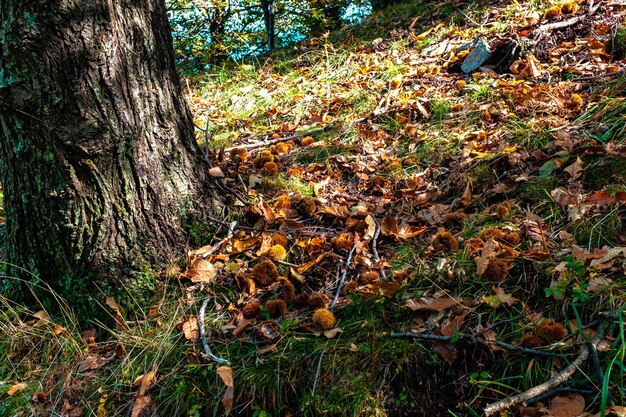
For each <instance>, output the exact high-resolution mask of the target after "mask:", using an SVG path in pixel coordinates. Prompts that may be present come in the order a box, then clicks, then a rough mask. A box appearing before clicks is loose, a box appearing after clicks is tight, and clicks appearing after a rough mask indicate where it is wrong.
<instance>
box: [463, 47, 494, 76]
mask: <svg viewBox="0 0 626 417" xmlns="http://www.w3.org/2000/svg"><path fill="white" fill-rule="evenodd" d="M489 58H491V51H490V50H489V45H488V44H487V42H485V41H484V40H483V39H481V38H477V39H474V42H473V45H472V50H471V51H470V53H469V54H468V55H467V57H466V58H465V61H463V64H461V70H462V71H463V72H464V73H466V74H469V73H470V72H472V71H474V70H476V69H478V68H479V67H480V66H481V65H482V64H484V63H485V62H487V60H488V59H489Z"/></svg>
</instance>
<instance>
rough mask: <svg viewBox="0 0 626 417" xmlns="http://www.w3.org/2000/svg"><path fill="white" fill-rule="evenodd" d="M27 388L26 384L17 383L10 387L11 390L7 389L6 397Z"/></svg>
mask: <svg viewBox="0 0 626 417" xmlns="http://www.w3.org/2000/svg"><path fill="white" fill-rule="evenodd" d="M27 386H28V385H27V384H26V382H18V383H17V384H15V385H11V388H9V390H8V391H7V395H8V396H9V397H12V396H14V395H15V393H16V392H18V391H21V390H23V389H25V388H26V387H27Z"/></svg>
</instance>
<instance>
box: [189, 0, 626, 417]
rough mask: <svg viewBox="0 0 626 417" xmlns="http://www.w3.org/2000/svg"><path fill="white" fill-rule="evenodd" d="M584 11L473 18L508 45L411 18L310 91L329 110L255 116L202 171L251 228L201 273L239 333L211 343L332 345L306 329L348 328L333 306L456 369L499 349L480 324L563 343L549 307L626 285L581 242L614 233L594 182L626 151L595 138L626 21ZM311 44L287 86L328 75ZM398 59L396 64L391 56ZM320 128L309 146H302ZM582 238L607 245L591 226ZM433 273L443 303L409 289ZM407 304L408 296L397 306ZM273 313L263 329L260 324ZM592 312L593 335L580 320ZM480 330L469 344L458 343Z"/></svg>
mask: <svg viewBox="0 0 626 417" xmlns="http://www.w3.org/2000/svg"><path fill="white" fill-rule="evenodd" d="M588 6H589V8H587V4H586V2H580V3H571V4H570V3H569V2H565V3H563V4H562V5H561V6H559V7H558V9H557V8H556V7H555V8H550V9H546V10H544V11H543V13H541V11H539V12H538V11H536V10H535V11H533V10H528V11H525V12H523V13H518V14H516V15H515V16H514V17H512V18H510V17H509V18H507V17H504V16H505V13H506V10H507V9H506V7H505V6H493V5H492V7H491V12H490V14H489V15H488V16H487V17H486V19H487V20H488V21H490V22H494V24H495V22H498V21H499V19H504V20H506V21H507V25H508V29H507V30H508V33H509V34H510V33H516V34H517V36H518V38H517V39H518V40H515V41H512V40H511V39H512V38H510V37H507V36H504V35H503V36H498V35H495V36H494V35H493V34H489V35H483V36H488V37H485V38H478V37H474V38H472V37H471V36H472V35H471V33H472V32H471V30H469V29H470V28H471V27H472V24H471V23H467V26H466V27H465V28H458V27H454V26H446V25H445V24H442V23H439V24H433V25H432V27H430V28H427V29H424V30H423V31H422V33H420V34H419V35H416V34H415V32H414V30H413V28H414V25H415V22H417V21H418V20H419V19H415V20H414V21H413V23H412V24H411V25H410V26H408V27H407V29H403V28H401V27H398V28H395V29H394V30H393V31H392V32H391V34H390V35H389V37H387V38H379V39H376V40H375V41H374V42H372V44H371V45H370V46H368V45H364V46H362V47H360V48H358V49H357V50H355V51H352V52H350V55H349V58H348V61H349V64H348V65H346V67H345V69H344V70H345V71H346V72H347V74H346V76H345V77H344V78H343V79H344V80H345V81H341V82H337V81H331V82H328V81H327V80H326V79H325V78H323V76H322V75H317V74H316V73H314V72H312V71H311V73H310V74H307V75H303V77H304V78H302V79H303V80H305V83H306V85H307V86H308V88H310V89H315V90H316V91H318V93H319V94H318V95H319V96H320V97H323V98H322V99H320V100H317V101H315V100H314V101H315V104H316V105H315V106H311V107H303V104H302V103H300V102H298V101H297V97H296V98H294V99H295V100H296V101H294V103H293V107H291V108H290V107H289V106H286V107H285V108H284V109H281V108H279V107H277V106H272V107H271V111H270V110H267V111H266V112H265V113H264V115H265V117H267V118H269V119H271V123H270V124H269V125H268V126H266V127H264V126H262V123H259V124H250V125H249V129H248V130H247V131H245V133H244V134H243V135H241V133H240V134H239V137H240V138H239V139H238V141H235V142H234V143H233V144H232V145H231V146H230V148H229V149H230V152H229V153H225V152H220V151H219V149H217V150H215V152H214V153H213V154H212V163H213V165H214V167H213V168H211V169H212V172H219V174H220V178H222V179H223V180H224V183H225V184H226V185H227V187H229V188H232V189H234V190H236V191H237V192H238V193H239V194H241V195H245V196H246V198H248V199H249V200H250V201H251V203H250V205H249V206H248V207H246V208H244V211H245V213H244V214H243V215H242V216H241V217H240V219H239V223H238V226H245V228H237V227H235V232H234V233H233V234H232V236H230V237H229V239H228V241H227V242H225V243H224V244H223V245H221V246H220V248H219V249H218V250H216V251H214V253H213V252H212V254H211V255H210V256H208V257H207V258H206V262H208V263H209V264H210V265H214V266H215V268H214V271H215V277H214V278H215V281H214V284H216V285H220V286H223V287H228V288H236V290H237V291H239V294H240V295H239V301H238V302H237V303H235V304H231V308H232V309H231V313H232V324H233V326H235V328H236V329H237V330H236V331H235V332H230V331H229V330H225V331H224V332H223V333H222V334H221V335H220V336H219V338H220V339H221V340H223V341H225V342H227V343H228V341H229V340H232V338H233V337H235V338H242V337H243V338H248V339H249V340H260V341H261V343H265V344H266V345H268V346H270V347H271V349H268V350H264V352H263V354H269V355H271V354H273V352H276V351H277V350H276V348H277V346H278V345H280V344H281V343H285V341H284V340H281V336H280V333H281V327H280V325H278V326H276V325H275V324H276V323H281V322H283V321H285V320H297V321H298V323H299V326H300V327H299V328H300V329H301V330H303V331H304V332H309V333H310V334H312V335H319V334H321V331H326V333H328V329H325V328H324V327H322V326H320V325H319V322H318V321H315V320H314V319H313V317H314V314H313V313H314V312H316V311H318V309H320V308H331V311H333V312H334V313H335V314H337V315H338V316H339V317H341V309H342V307H344V306H346V305H348V304H350V303H354V302H357V300H359V299H371V298H372V297H373V298H386V299H389V300H392V302H394V303H396V304H397V305H398V306H405V307H408V309H410V310H411V311H412V312H413V313H415V314H417V315H418V316H421V318H420V317H418V316H416V317H415V319H414V320H416V322H415V323H413V324H410V323H408V326H407V324H404V325H403V324H402V323H396V324H395V325H397V326H401V327H402V326H405V327H406V328H408V329H413V331H414V333H415V332H416V330H417V329H419V331H417V332H418V333H419V332H422V333H428V334H433V335H440V336H443V337H448V338H449V339H446V340H449V341H447V342H446V341H436V342H433V343H432V345H433V348H434V350H435V351H436V352H437V353H438V354H439V355H441V357H442V358H443V359H444V360H445V361H446V362H447V363H448V364H449V365H450V366H452V367H459V366H461V363H464V366H470V367H471V366H477V363H475V362H473V360H472V359H470V358H468V357H467V355H465V354H463V355H461V354H460V351H459V349H461V346H463V347H467V346H465V345H463V344H458V343H454V340H453V339H454V338H456V337H458V338H460V339H463V340H466V341H467V340H469V339H472V343H475V342H476V340H478V339H480V337H484V338H485V340H487V339H491V340H490V341H491V342H493V340H494V339H500V338H502V337H505V338H506V336H505V334H502V333H493V331H491V330H490V329H489V330H488V331H486V330H484V328H485V325H484V324H483V325H481V324H480V320H479V321H478V322H477V321H476V320H477V318H479V317H480V315H481V314H482V313H481V311H483V312H488V311H504V312H505V313H506V314H507V315H510V316H515V317H518V319H516V320H513V319H511V320H509V322H511V323H517V325H519V326H521V327H522V329H525V330H523V331H522V333H521V334H520V335H519V336H517V338H514V339H513V340H508V342H510V343H509V345H511V344H512V345H513V347H514V348H515V347H519V348H520V349H523V348H524V347H525V348H527V349H530V350H527V352H532V349H535V348H539V347H550V348H554V347H555V346H557V345H559V343H561V344H563V343H564V341H565V340H566V339H567V338H568V331H567V329H566V328H565V327H564V326H563V324H562V323H561V322H558V321H555V320H561V321H562V322H565V317H559V316H558V314H556V310H557V309H555V310H550V309H546V308H545V304H546V303H552V302H554V301H556V302H557V303H561V304H562V305H567V304H566V303H572V302H574V303H578V304H580V302H581V301H582V302H588V301H589V300H591V299H592V298H593V297H595V296H598V295H599V294H606V293H607V291H611V288H612V286H613V285H614V284H615V282H617V281H618V280H619V279H620V277H623V276H624V273H625V271H626V263H625V261H624V259H625V257H626V251H624V248H623V242H625V241H626V233H625V229H624V224H623V222H622V221H621V220H617V221H616V222H614V224H613V225H612V226H610V227H609V228H608V230H606V231H604V230H603V231H601V232H598V235H597V236H596V239H595V240H594V236H593V231H592V232H591V238H589V237H588V235H589V233H587V235H585V233H583V232H582V230H581V229H583V228H584V227H585V224H586V223H591V222H593V219H602V218H605V217H607V216H614V217H615V218H616V219H620V218H621V219H623V215H624V207H623V203H624V202H625V201H626V199H625V197H624V196H625V195H626V194H625V192H626V183H625V181H624V176H623V175H622V174H620V173H619V169H618V170H616V171H612V172H611V173H608V174H605V173H601V171H599V167H601V166H602V164H603V163H604V162H603V161H604V160H606V159H607V158H615V157H617V158H620V159H619V161H621V162H620V163H621V164H622V165H621V166H622V167H626V164H624V160H623V157H624V155H625V154H626V152H625V147H624V143H623V137H621V138H620V137H619V135H618V136H614V139H611V140H605V139H601V138H603V137H606V135H605V136H602V135H603V129H604V131H605V132H606V129H607V127H606V126H604V127H603V126H598V125H597V124H595V123H594V118H596V117H598V116H597V114H598V113H599V112H601V111H610V110H608V109H607V110H605V109H604V105H605V104H606V99H605V97H604V94H606V92H607V91H608V90H607V89H606V88H607V87H606V86H607V85H608V84H607V83H609V82H613V84H612V85H611V87H610V88H611V89H612V90H611V94H615V95H616V97H615V102H614V104H613V105H614V106H615V105H619V103H621V102H622V101H623V100H624V92H625V91H626V83H624V82H623V81H616V82H614V81H612V80H620V79H621V78H619V75H620V73H621V71H622V69H623V65H624V61H623V60H620V59H619V58H618V57H617V56H616V55H613V54H612V52H611V47H610V42H611V36H610V28H611V27H613V28H615V27H616V26H615V25H616V24H617V23H616V22H619V19H617V20H616V18H615V17H614V16H623V13H624V7H623V6H622V5H621V4H620V3H618V2H606V3H603V4H602V5H593V3H591V4H589V5H588ZM594 7H595V8H594ZM583 21H584V22H585V24H584V25H583V24H582V23H581V22H583ZM469 22H473V21H472V20H469ZM434 34H436V36H435V35H434ZM424 39H432V42H430V45H429V46H428V47H426V48H422V47H420V46H419V42H420V41H422V40H424ZM472 39H474V41H472ZM476 39H480V42H479V43H480V44H481V45H483V46H481V48H483V49H484V50H485V51H486V52H487V53H488V54H489V56H485V57H484V60H483V62H480V63H479V64H477V66H476V67H475V69H472V70H470V71H466V72H468V73H464V68H465V69H466V68H468V65H462V64H464V63H466V60H467V59H476V56H477V55H479V53H478V52H476V53H474V51H476V50H474V49H472V48H474V47H475V45H477V43H476V42H475V40H476ZM307 42H308V47H310V48H312V49H313V50H317V51H320V53H319V55H317V56H316V55H313V56H312V57H309V58H308V61H302V62H301V63H300V62H299V61H298V60H296V61H295V63H294V68H293V70H294V71H302V73H303V74H304V70H306V69H307V68H312V67H313V66H314V65H316V59H319V60H321V59H323V57H324V54H323V53H322V51H323V50H322V47H321V46H320V44H319V43H316V41H307ZM307 42H305V44H307ZM394 42H396V43H401V44H402V45H403V48H402V49H401V50H400V51H399V50H394V49H393V48H391V47H390V46H391V44H392V43H394ZM481 42H482V43H481ZM524 49H525V50H526V52H522V50H524ZM485 51H483V53H484V52H485ZM472 54H473V55H472ZM390 63H393V65H397V71H398V73H396V74H395V75H393V76H391V77H390V78H388V79H387V81H384V78H382V77H381V71H382V68H384V67H385V66H386V65H390ZM258 71H260V73H261V74H264V75H267V76H264V77H262V79H259V81H258V83H259V84H260V85H259V88H263V89H266V90H267V91H275V95H276V96H279V95H281V90H280V88H281V83H282V82H283V81H284V83H285V84H287V85H288V84H289V79H288V78H287V76H284V75H281V74H280V73H278V72H275V69H274V67H273V66H272V64H271V63H268V64H266V65H264V66H260V67H259V68H258ZM317 77H319V79H318V78H317ZM233 81H234V82H237V81H238V80H237V79H234V80H233ZM365 86H367V91H368V93H367V94H369V95H370V96H371V97H370V100H371V102H375V103H376V106H375V108H374V109H372V108H370V109H369V110H368V111H365V112H361V113H359V112H358V111H351V110H350V101H349V100H348V99H346V97H347V95H348V93H349V92H350V91H351V90H353V89H355V90H358V89H361V88H364V87H365ZM205 100H206V101H199V102H198V103H196V105H195V106H194V110H195V112H196V114H198V115H201V114H202V113H203V112H204V107H203V106H205V105H211V104H209V103H210V99H205ZM250 100H253V97H250ZM216 106H219V104H218V103H216ZM296 109H297V110H298V111H297V112H296V111H295V110H296ZM292 110H294V111H292ZM198 119H199V120H200V119H201V118H200V117H199V118H198ZM596 120H597V119H596ZM619 126H624V124H623V123H622V125H618V126H617V128H619ZM264 128H266V129H268V132H267V133H265V134H261V135H258V134H257V135H256V136H255V134H254V133H253V129H261V130H262V129H264ZM319 128H321V129H322V134H320V133H317V134H315V133H314V134H307V133H306V132H307V131H310V130H314V129H319ZM218 129H223V131H224V133H226V132H228V127H226V126H223V127H222V126H221V127H219V128H218ZM609 129H610V127H609ZM300 131H304V132H305V133H302V134H299V133H298V132H300ZM624 131H626V128H624V130H622V133H624ZM318 132H319V130H318ZM327 132H330V134H329V133H327ZM246 135H247V136H248V137H249V139H246V138H245V136H246ZM254 137H259V138H260V140H258V142H254V139H253V138H254ZM281 137H285V138H287V139H286V140H284V141H282V140H281V139H280V138H281ZM347 137H350V139H346V138H347ZM271 142H273V144H271V145H270V146H264V143H271ZM218 167H219V168H218ZM600 169H601V168H600ZM598 175H600V176H603V175H608V176H607V177H606V178H604V181H602V180H601V179H599V178H598ZM595 224H596V227H598V228H602V227H604V225H603V224H602V220H599V221H598V222H596V223H595ZM592 228H593V226H592ZM603 233H606V234H611V237H610V239H609V238H607V237H605V236H601V234H603ZM600 241H603V242H604V244H603V245H600V244H599V242H600ZM608 243H610V244H608ZM583 246H586V248H583ZM407 248H414V249H412V251H414V253H415V255H413V256H414V258H413V259H412V260H410V261H408V262H407V261H406V259H401V258H400V256H399V254H398V251H399V250H407ZM352 253H354V254H353V256H351V255H352ZM348 260H349V262H348ZM467 261H470V263H468V262H467ZM194 262H196V261H194V258H193V255H192V256H190V266H189V269H188V270H187V272H186V273H185V274H184V275H183V276H181V278H182V279H183V280H186V279H190V280H191V281H192V282H199V280H198V279H196V280H194V279H193V277H194V276H195V272H194V270H195V269H194ZM416 262H417V263H419V265H416ZM399 263H404V265H402V266H401V267H398V264H399ZM227 264H228V265H236V267H235V268H230V267H229V268H225V267H224V266H225V265H227ZM472 264H473V266H471V265H472ZM433 271H436V272H435V275H438V278H434V279H439V280H441V279H443V280H444V281H443V282H440V283H439V284H438V285H441V286H443V287H444V288H447V289H448V290H449V291H451V293H449V292H441V291H439V292H437V289H435V288H434V286H433V285H432V283H433V278H427V279H421V280H420V277H427V276H428V275H429V274H432V273H433ZM444 271H445V273H444ZM600 273H601V274H602V275H601V276H600V275H598V274H600ZM342 276H343V277H344V278H345V282H344V281H343V280H341V279H340V278H342ZM468 280H469V281H468ZM340 282H342V283H343V284H342V285H341V286H339V285H338V284H339V283H340ZM476 282H485V283H486V284H487V285H482V289H481V288H480V287H481V286H480V285H479V286H478V288H477V286H476V285H475V283H476ZM464 283H465V284H464ZM464 286H465V287H467V288H464ZM416 291H417V292H418V293H419V294H420V296H419V297H413V296H409V294H411V293H412V292H413V293H414V292H416ZM468 291H470V292H468ZM333 299H335V300H336V303H334V302H333V303H330V300H333ZM276 300H279V301H280V302H278V301H276ZM254 306H257V307H254ZM277 306H279V307H280V308H278V307H277ZM484 309H487V310H484ZM239 312H243V314H244V316H245V317H246V318H245V320H243V321H242V319H241V318H240V317H241V316H240V313H239ZM246 312H247V313H246ZM268 313H269V318H271V319H272V320H271V321H267V320H264V319H266V318H267V315H268ZM596 313H597V312H596ZM486 314H487V313H486ZM544 314H549V315H554V316H555V319H552V318H548V317H544ZM587 314H588V316H587V317H586V318H587V319H588V321H591V320H592V319H593V318H594V317H593V312H592V311H590V312H588V313H587ZM238 317H239V318H238ZM495 317H496V316H494V318H492V319H491V320H493V321H494V322H495V323H496V324H497V321H496V320H495ZM524 317H526V318H531V319H526V321H525V320H524ZM537 317H539V319H537ZM422 319H424V320H425V321H422V323H424V324H423V325H417V326H416V325H415V324H416V323H419V322H420V321H421V320H422ZM269 323H272V325H270V326H269V327H268V325H269ZM332 323H333V326H334V325H335V324H334V323H335V319H334V317H333V320H332ZM426 323H427V324H426ZM337 324H338V325H340V324H341V318H339V320H338V322H337ZM492 324H493V323H492ZM269 329H271V330H269ZM474 329H475V330H474ZM480 329H483V330H480ZM500 331H501V329H498V332H500ZM476 332H478V334H479V335H482V336H469V335H471V334H474V333H476ZM259 334H261V335H262V337H261V338H260V339H259V338H258V335H259ZM333 336H334V335H333ZM490 345H493V344H491V343H490ZM484 346H487V344H484ZM568 346H569V347H570V348H573V345H572V344H569V345H568ZM355 347H356V345H355V344H354V343H352V344H351V345H350V348H349V349H350V350H351V351H353V352H355V351H357V349H358V348H357V349H355ZM261 349H265V348H261ZM473 349H476V347H474V348H473ZM483 349H484V347H483ZM486 349H487V351H489V350H490V349H493V351H492V352H491V353H490V354H494V353H495V352H496V350H495V349H496V348H486ZM520 351H523V350H520ZM472 364H473V365H472ZM467 395H470V394H469V391H468V393H467ZM579 397H580V396H577V397H571V396H570V397H559V396H556V397H554V398H553V400H552V401H551V402H550V406H549V407H548V408H546V409H545V410H544V411H545V412H542V414H541V415H572V416H574V415H582V413H583V411H584V408H585V406H584V399H583V400H582V406H581V405H580V401H579V399H582V397H580V398H579ZM563 398H568V399H569V400H568V403H567V405H565V404H564V403H563V401H564V400H562V399H563ZM484 400H486V399H485V398H482V399H481V401H484Z"/></svg>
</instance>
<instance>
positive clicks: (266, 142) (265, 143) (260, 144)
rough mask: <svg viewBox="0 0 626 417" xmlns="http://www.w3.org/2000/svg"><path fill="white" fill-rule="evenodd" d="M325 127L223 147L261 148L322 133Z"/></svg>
mask: <svg viewBox="0 0 626 417" xmlns="http://www.w3.org/2000/svg"><path fill="white" fill-rule="evenodd" d="M327 129H328V126H327V127H324V128H321V129H316V130H311V131H309V132H303V133H299V134H297V135H292V136H286V137H284V138H276V139H270V140H262V141H259V142H254V143H248V144H246V145H238V146H231V147H230V148H226V149H224V152H231V151H233V150H235V149H255V148H261V147H263V146H270V145H275V144H277V143H280V142H287V141H289V140H293V139H299V138H303V137H305V136H310V135H315V134H316V133H322V132H324V131H325V130H327Z"/></svg>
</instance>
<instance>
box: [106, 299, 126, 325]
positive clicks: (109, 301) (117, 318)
mask: <svg viewBox="0 0 626 417" xmlns="http://www.w3.org/2000/svg"><path fill="white" fill-rule="evenodd" d="M105 302H106V305H108V306H109V307H110V308H111V310H113V312H114V313H115V317H114V319H115V328H116V329H128V325H127V324H126V320H124V317H123V316H122V313H121V311H120V307H119V306H118V305H117V302H116V301H115V299H114V298H113V297H107V298H106V300H105Z"/></svg>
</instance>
